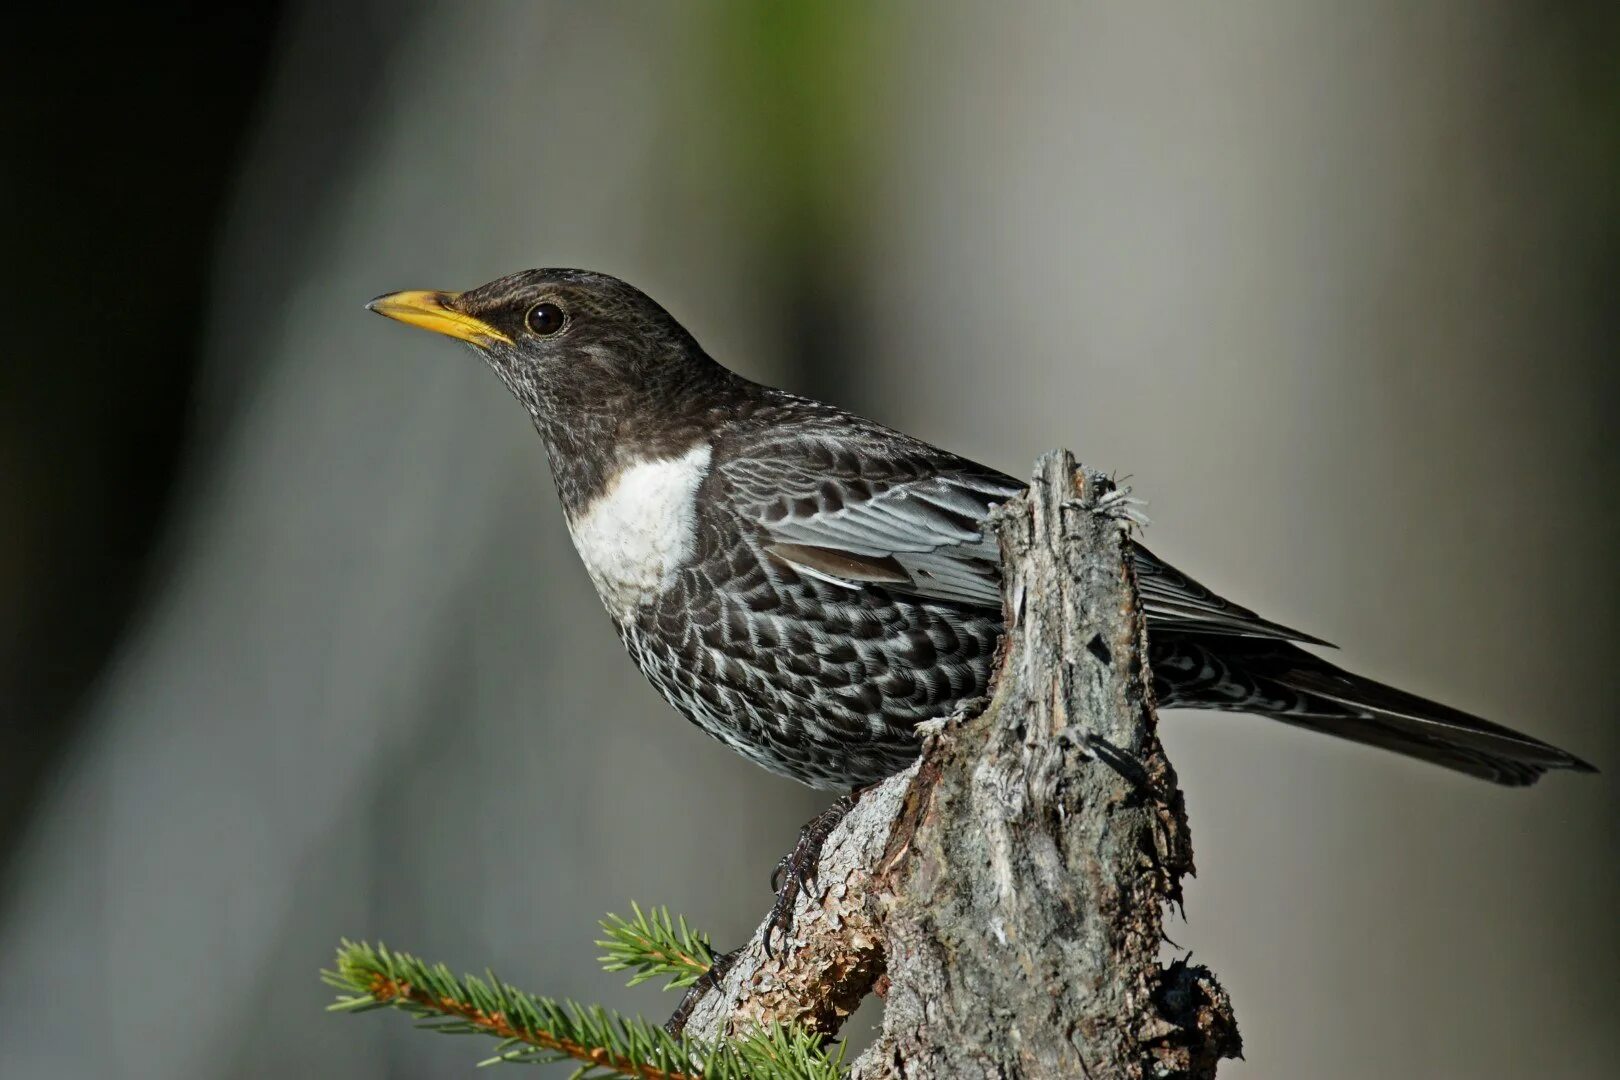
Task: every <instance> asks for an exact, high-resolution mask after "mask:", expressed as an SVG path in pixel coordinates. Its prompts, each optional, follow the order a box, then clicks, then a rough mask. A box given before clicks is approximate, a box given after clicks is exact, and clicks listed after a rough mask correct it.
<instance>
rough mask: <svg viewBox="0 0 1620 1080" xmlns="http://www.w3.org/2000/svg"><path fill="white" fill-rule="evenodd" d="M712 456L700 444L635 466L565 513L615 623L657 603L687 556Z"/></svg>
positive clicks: (621, 471) (585, 561)
mask: <svg viewBox="0 0 1620 1080" xmlns="http://www.w3.org/2000/svg"><path fill="white" fill-rule="evenodd" d="M709 458H710V450H709V447H708V445H707V444H700V445H698V446H694V447H693V448H692V449H690V450H688V451H686V452H685V453H684V454H681V455H680V456H678V457H673V458H660V459H656V460H645V461H636V462H633V463H631V464H629V465H627V466H625V467H624V468H623V469H621V470H620V471H619V472H618V474H617V475H615V476H614V477H613V478H612V479H610V480H609V481H608V483H607V484H606V485H605V486H604V487H603V489H602V492H601V493H600V494H599V495H597V496H596V497H595V498H594V499H592V500H591V501H590V502H589V503H587V504H586V506H585V507H584V509H582V510H581V511H579V512H578V513H577V514H572V515H569V517H568V529H569V532H570V533H572V535H573V538H574V546H575V547H576V548H577V549H578V550H579V556H580V559H581V560H582V561H583V562H584V563H585V570H586V572H587V573H588V574H590V576H591V581H592V582H593V583H594V584H595V585H596V591H597V593H598V594H600V595H601V597H602V603H603V604H604V605H605V606H606V607H607V609H608V612H609V613H610V614H611V615H613V616H614V618H616V619H619V620H621V621H622V620H625V619H628V618H630V617H631V616H632V615H633V614H634V613H635V610H636V609H637V608H638V607H641V606H643V605H645V604H649V603H651V602H653V601H654V600H656V599H657V598H658V596H659V595H660V594H661V593H662V592H663V591H664V589H665V588H667V587H668V585H669V583H670V581H671V580H672V579H673V577H674V575H675V571H676V570H677V569H679V567H680V566H681V565H682V564H683V563H684V562H686V561H687V559H689V558H690V557H691V555H692V547H693V537H694V534H695V532H696V528H697V494H698V488H699V486H700V485H701V484H702V483H703V479H704V477H705V476H707V475H708V472H709Z"/></svg>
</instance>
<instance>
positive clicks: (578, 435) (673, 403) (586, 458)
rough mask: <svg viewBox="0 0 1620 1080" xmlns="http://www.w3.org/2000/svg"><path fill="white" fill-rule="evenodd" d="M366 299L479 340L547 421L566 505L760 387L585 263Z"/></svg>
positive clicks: (544, 428)
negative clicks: (452, 288)
mask: <svg viewBox="0 0 1620 1080" xmlns="http://www.w3.org/2000/svg"><path fill="white" fill-rule="evenodd" d="M366 307H368V308H369V309H370V310H372V311H375V312H376V313H377V314H379V315H386V316H388V317H389V318H390V319H396V320H398V321H399V322H403V323H409V324H410V325H412V326H419V327H421V328H423V329H425V330H432V331H433V332H434V333H438V334H444V335H445V336H446V337H452V338H455V339H456V340H457V341H464V342H466V343H467V344H469V345H471V346H472V347H473V348H474V349H475V350H477V352H478V353H479V354H480V355H482V356H483V358H484V359H485V360H486V361H487V362H488V363H489V366H490V367H492V368H494V369H495V372H496V374H498V375H499V376H500V377H501V381H503V382H504V383H506V386H507V388H508V389H509V390H511V391H512V393H513V394H514V395H515V396H516V397H517V399H518V400H519V401H520V402H522V403H523V406H524V407H525V408H526V409H527V410H528V412H529V416H530V418H531V419H532V420H533V421H534V424H535V427H536V428H538V429H539V431H540V434H541V437H542V438H543V439H544V440H545V444H546V450H547V453H548V454H549V456H550V458H551V467H552V473H553V475H554V476H555V477H556V479H557V485H558V488H559V490H560V491H561V492H562V496H563V501H564V504H565V505H567V506H576V505H579V504H582V503H583V502H584V501H585V500H586V499H588V498H589V497H590V496H591V495H592V493H594V492H595V491H597V490H599V489H600V488H601V487H602V485H603V484H605V483H606V482H607V481H608V480H609V479H610V478H611V477H612V475H613V474H614V470H615V469H616V467H617V466H616V465H615V464H614V463H615V462H616V461H618V460H619V459H621V458H632V459H633V458H649V457H650V458H657V457H663V456H670V455H676V454H680V453H683V452H685V451H686V450H687V449H689V448H690V447H691V446H692V445H694V444H695V443H697V442H699V441H701V440H702V439H704V438H706V437H707V433H708V432H709V431H711V430H712V428H713V427H714V426H715V425H716V424H718V423H721V422H723V421H724V418H725V416H726V415H727V412H728V410H729V409H730V408H731V406H732V405H733V403H734V402H735V401H736V400H737V398H738V395H739V394H743V395H746V394H747V393H748V392H749V388H751V387H753V384H752V383H748V382H747V381H746V380H743V379H740V378H738V377H737V376H736V375H734V374H732V373H731V372H730V371H727V370H726V369H725V368H723V367H721V366H720V365H719V364H716V363H715V362H714V361H713V360H711V359H709V357H708V355H707V354H706V353H704V351H703V349H702V348H701V347H700V346H699V345H698V343H697V342H696V341H695V340H694V339H693V338H692V335H691V334H689V333H687V332H686V329H685V328H684V327H682V326H681V324H680V323H678V322H676V321H675V319H674V317H673V316H671V315H670V314H669V312H667V311H665V310H664V309H663V308H662V307H660V306H659V305H658V304H657V303H655V302H654V301H653V300H652V299H651V298H650V297H648V296H647V295H646V294H645V293H643V292H642V291H641V290H639V289H637V288H634V287H633V286H630V285H627V284H625V283H624V282H622V281H620V280H619V279H618V278H615V277H609V276H608V275H607V274H597V273H592V272H590V271H588V270H525V271H523V272H522V273H517V274H512V275H510V276H508V277H503V278H499V279H497V280H495V281H492V282H490V283H489V284H487V285H480V286H479V287H478V288H476V289H470V290H468V291H467V292H462V293H451V292H428V291H415V292H397V293H389V294H387V295H386V296H379V297H377V298H376V299H375V300H373V301H372V302H371V303H369V304H367V305H366ZM755 389H757V388H755Z"/></svg>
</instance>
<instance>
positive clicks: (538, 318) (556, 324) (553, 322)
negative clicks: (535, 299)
mask: <svg viewBox="0 0 1620 1080" xmlns="http://www.w3.org/2000/svg"><path fill="white" fill-rule="evenodd" d="M563 320H564V316H563V309H562V308H560V307H558V306H557V305H556V304H553V303H552V302H551V301H549V300H547V301H546V302H544V303H540V304H536V305H534V307H532V308H530V309H529V329H530V330H533V331H534V332H535V333H537V334H539V335H540V336H541V337H550V336H551V335H552V334H555V333H556V332H557V331H559V330H561V329H562V328H563Z"/></svg>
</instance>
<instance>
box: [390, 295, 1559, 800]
mask: <svg viewBox="0 0 1620 1080" xmlns="http://www.w3.org/2000/svg"><path fill="white" fill-rule="evenodd" d="M369 306H370V308H371V310H373V311H376V312H377V313H379V314H382V315H386V316H388V317H390V318H393V319H398V320H400V321H401V322H406V323H411V324H413V325H416V326H421V327H425V328H427V329H429V330H434V331H437V332H439V333H442V334H447V335H449V336H451V337H454V338H457V339H459V340H461V341H465V342H468V343H469V344H471V345H472V346H473V347H474V348H475V349H476V350H477V351H478V352H479V353H480V354H481V355H482V356H483V357H484V359H485V360H487V361H488V362H489V365H490V366H491V367H492V368H494V369H495V372H496V374H498V375H499V376H500V377H501V380H502V381H503V382H505V383H506V386H507V388H508V389H509V390H511V391H512V393H513V394H514V395H516V397H517V399H518V400H519V401H521V402H522V403H523V405H524V407H525V408H526V409H528V411H529V415H530V417H532V418H533V420H534V424H535V427H536V428H538V429H539V432H540V436H541V438H542V439H543V440H544V442H545V446H546V452H547V454H548V456H549V457H550V460H551V471H552V475H553V476H554V477H555V479H556V483H557V490H558V493H559V494H560V495H561V497H562V505H563V511H564V514H565V515H566V517H567V521H568V527H569V530H570V531H571V533H572V534H573V538H574V543H575V545H576V546H577V547H578V549H579V554H580V557H581V558H582V559H583V560H584V563H585V569H586V571H587V572H588V573H589V574H590V577H591V580H592V581H593V582H594V583H595V584H596V589H597V592H598V593H599V594H600V595H601V597H602V602H603V604H604V605H605V606H606V607H607V610H608V614H609V615H610V616H611V617H612V619H613V623H614V625H615V626H616V627H617V628H618V631H619V636H620V637H621V638H622V639H623V641H624V644H625V647H626V648H627V649H628V650H629V651H630V655H631V657H632V658H633V659H634V660H635V662H636V665H637V666H638V667H639V668H640V669H641V670H642V672H643V673H644V674H645V675H646V676H647V678H648V679H650V680H651V681H652V684H653V686H655V687H656V688H657V689H658V692H659V693H661V694H662V695H663V696H664V698H665V699H666V700H667V701H668V702H669V703H670V704H671V705H673V706H675V708H676V709H678V710H680V711H681V713H683V714H684V715H685V716H686V717H687V718H688V719H690V720H691V721H692V722H693V723H695V724H697V725H698V726H699V727H701V728H702V729H703V730H705V731H707V732H708V733H709V734H710V735H713V736H714V737H715V738H717V739H719V740H720V741H721V742H723V743H725V744H726V745H727V746H730V747H731V748H733V749H734V750H736V751H738V752H739V753H741V754H743V755H744V756H746V757H748V758H750V759H751V760H753V761H755V762H758V763H759V764H761V765H763V766H765V767H766V768H767V769H770V770H771V771H772V772H776V773H780V774H781V775H783V776H788V777H791V778H793V779H795V780H799V781H802V782H804V783H806V784H810V785H812V786H814V787H820V788H842V789H850V788H856V787H860V786H863V785H866V784H870V783H873V782H875V781H877V780H879V779H882V778H883V777H885V776H887V775H889V774H891V773H894V772H897V771H899V770H900V769H902V768H904V767H905V766H906V765H908V764H909V763H910V762H911V761H912V760H913V759H914V758H915V757H916V754H917V749H918V735H917V731H916V729H917V725H918V724H919V723H921V722H923V721H926V720H930V719H934V718H937V717H942V716H945V715H948V714H950V713H952V712H953V711H955V710H956V708H957V706H958V705H959V704H961V703H963V702H965V701H968V700H970V699H973V698H975V697H979V696H981V695H982V694H983V693H984V692H985V690H986V687H987V685H988V683H989V680H990V672H991V661H992V657H993V655H994V653H995V649H996V645H997V641H998V639H999V637H1000V635H1001V632H1002V619H1001V601H1000V593H999V581H998V567H997V549H996V544H995V541H994V538H993V537H991V536H989V535H987V534H986V530H985V527H984V523H985V518H986V516H987V515H988V514H989V513H990V511H991V509H992V508H994V507H995V506H996V505H997V504H999V503H1001V502H1003V501H1004V500H1006V499H1007V498H1009V497H1010V496H1012V495H1015V494H1016V493H1018V492H1019V491H1021V490H1022V489H1023V487H1024V485H1023V484H1022V483H1020V482H1019V481H1017V480H1015V479H1013V478H1012V477H1009V476H1007V475H1005V474H1003V473H1000V472H997V471H996V470H994V469H990V468H986V467H985V466H983V465H978V464H975V463H974V462H972V461H968V460H966V459H964V458H961V457H958V456H956V455H955V454H952V453H950V452H948V451H946V450H941V449H939V448H938V447H934V446H930V445H928V444H927V443H924V442H920V441H918V440H916V439H913V438H911V437H910V436H907V435H903V434H901V433H900V432H897V431H892V430H890V429H889V428H886V427H883V426H882V425H880V424H876V423H873V422H872V421H870V420H866V419H863V418H861V417H858V416H853V415H851V414H850V413H847V412H845V411H843V410H842V409H839V408H835V407H834V406H832V405H827V404H823V403H822V402H819V401H812V400H809V399H807V398H802V397H797V396H795V395H793V394H789V393H785V392H784V391H781V390H775V389H772V388H770V387H766V386H760V385H759V384H757V383H753V382H749V381H748V380H747V379H744V378H742V377H741V376H739V375H737V374H735V373H733V372H731V371H729V370H727V369H726V368H724V367H721V366H720V365H719V364H718V363H716V362H715V361H714V360H712V359H710V358H709V356H708V354H706V353H705V352H704V351H703V349H702V347H701V346H700V345H699V344H698V343H697V341H696V340H695V339H693V337H692V335H691V334H689V333H687V331H686V329H685V328H684V327H682V326H681V324H680V323H678V322H676V321H675V319H674V318H673V317H671V316H670V315H669V313H668V312H666V311H665V310H664V309H663V308H661V307H659V306H658V304H656V303H654V302H653V301H652V300H651V299H649V298H648V297H647V296H645V295H643V294H642V293H641V292H639V291H638V290H636V289H634V288H632V287H631V286H629V285H627V284H625V283H624V282H622V281H619V280H617V279H615V278H612V277H608V276H607V275H605V274H595V273H589V272H586V271H581V270H532V271H528V272H526V273H520V274H514V275H512V276H510V277H505V278H501V279H500V280H498V281H494V282H491V283H490V284H488V285H484V286H482V287H480V288H477V289H473V290H472V291H470V292H465V293H442V292H404V293H394V294H391V295H388V296H382V297H378V298H377V299H376V300H374V301H372V302H371V304H370V305H369ZM1135 561H1136V568H1137V573H1138V578H1139V583H1140V589H1141V594H1142V599H1143V603H1144V605H1145V607H1146V611H1147V623H1148V638H1149V651H1150V657H1149V661H1150V664H1151V667H1152V671H1153V680H1154V688H1155V691H1156V693H1157V696H1158V700H1159V704H1160V705H1162V706H1166V707H1181V708H1195V709H1218V710H1224V711H1231V712H1247V713H1257V714H1259V715H1262V716H1268V717H1272V718H1273V719H1276V720H1281V721H1283V722H1285V723H1289V724H1294V725H1297V726H1299V727H1305V728H1310V729H1311V730H1313V731H1323V732H1327V733H1328V734H1331V735H1337V736H1339V737H1340V738H1344V739H1350V740H1353V741H1355V742H1360V743H1366V744H1369V745H1372V746H1378V747H1382V748H1384V749H1386V750H1394V751H1396V752H1398V753H1401V754H1406V755H1408V756H1410V757H1415V758H1421V759H1422V760H1424V761H1429V762H1433V763H1434V764H1437V765H1443V766H1445V767H1447V768H1450V769H1455V770H1457V771H1459V772H1465V773H1468V774H1469V775H1471V776H1477V777H1482V778H1484V779H1486V780H1492V781H1495V782H1497V783H1500V784H1513V785H1521V784H1529V783H1532V782H1534V781H1535V780H1536V778H1537V777H1539V776H1540V775H1541V774H1542V773H1543V772H1545V771H1546V770H1548V769H1577V770H1581V771H1590V770H1591V766H1589V765H1587V764H1586V763H1585V762H1583V761H1581V760H1580V759H1578V758H1576V757H1574V756H1572V755H1570V754H1568V753H1566V752H1565V751H1563V750H1560V749H1558V748H1557V747H1555V746H1550V745H1548V744H1547V743H1544V742H1541V741H1540V740H1538V739H1534V738H1531V737H1530V736H1528V735H1522V734H1520V733H1518V732H1516V731H1512V730H1509V729H1508V728H1505V727H1501V726H1499V725H1496V724H1493V723H1490V722H1488V721H1485V720H1481V719H1479V718H1478V717H1474V716H1470V715H1468V714H1467V713H1463V712H1459V711H1458V710H1456V709H1452V708H1448V707H1447V706H1445V705H1440V704H1437V703H1435V702H1432V701H1427V700H1425V699H1423V698H1420V697H1417V696H1416V695H1413V694H1408V693H1404V692H1402V691H1400V690H1396V689H1393V688H1391V687H1388V686H1385V685H1383V684H1381V683H1377V682H1373V681H1372V680H1370V679H1365V678H1362V677H1361V676H1359V675H1353V674H1351V673H1349V672H1347V671H1344V670H1342V669H1340V668H1338V667H1336V666H1334V665H1333V664H1330V663H1328V662H1327V661H1325V660H1323V659H1321V658H1320V657H1318V656H1316V655H1314V654H1312V653H1310V652H1307V651H1305V650H1304V649H1302V648H1300V647H1299V645H1298V644H1296V643H1297V642H1304V643H1310V644H1321V642H1319V641H1317V640H1316V639H1314V638H1311V637H1309V636H1307V635H1305V634H1301V633H1298V632H1296V631H1293V630H1290V629H1288V628H1287V627H1284V626H1279V625H1278V624H1276V623H1273V622H1268V621H1266V620H1265V619H1262V618H1260V617H1259V616H1258V615H1256V614H1255V613H1254V612H1252V611H1250V610H1248V609H1247V608H1243V607H1239V606H1238V605H1237V604H1234V603H1232V602H1231V601H1229V600H1226V599H1223V598H1222V597H1220V596H1218V595H1216V594H1215V593H1213V592H1211V591H1210V590H1209V589H1206V588H1205V587H1204V586H1202V585H1200V584H1199V583H1198V582H1196V581H1194V580H1193V579H1192V578H1189V577H1187V576H1186V575H1185V574H1182V573H1181V572H1180V571H1178V570H1176V569H1175V568H1173V567H1171V566H1169V565H1168V564H1166V563H1164V562H1162V561H1160V560H1159V559H1158V558H1156V557H1155V556H1154V555H1153V554H1152V553H1151V552H1149V551H1148V550H1147V549H1146V548H1143V547H1141V546H1139V545H1138V546H1137V547H1136V548H1135Z"/></svg>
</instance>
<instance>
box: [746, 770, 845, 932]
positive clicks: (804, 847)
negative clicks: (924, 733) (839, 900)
mask: <svg viewBox="0 0 1620 1080" xmlns="http://www.w3.org/2000/svg"><path fill="white" fill-rule="evenodd" d="M860 794H861V793H860V790H859V789H857V790H855V791H852V792H850V793H849V794H848V795H840V796H839V797H838V801H837V802H835V803H833V804H832V805H831V806H829V807H827V809H825V810H823V811H822V812H821V813H819V814H817V815H816V816H815V817H813V818H811V819H810V821H809V822H808V823H807V824H806V825H805V827H804V828H802V829H800V830H799V839H798V842H797V843H795V844H794V845H793V850H792V851H790V852H788V853H787V854H786V855H784V856H782V859H781V861H780V862H778V863H777V864H776V869H775V870H774V871H772V872H771V891H773V892H775V893H776V903H774V904H772V905H771V913H770V916H769V917H768V918H766V920H765V935H764V940H763V942H762V944H763V945H764V946H765V955H766V956H770V955H771V935H772V934H773V933H774V932H775V931H777V930H780V931H782V936H783V939H784V940H785V939H786V937H787V933H788V931H789V930H791V929H792V928H793V904H794V902H795V901H797V900H798V899H799V893H801V892H806V893H808V892H810V891H811V888H812V886H814V885H815V881H816V864H817V863H819V862H820V861H821V848H822V845H823V844H825V843H826V842H827V837H829V836H831V835H832V831H833V830H834V829H835V828H837V827H838V823H839V822H840V821H843V820H844V816H845V815H846V814H848V813H849V812H850V811H851V810H853V809H854V808H855V800H856V799H858V798H860Z"/></svg>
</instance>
